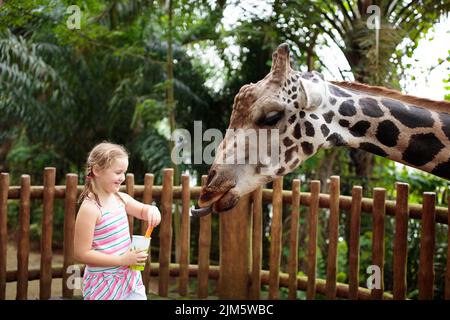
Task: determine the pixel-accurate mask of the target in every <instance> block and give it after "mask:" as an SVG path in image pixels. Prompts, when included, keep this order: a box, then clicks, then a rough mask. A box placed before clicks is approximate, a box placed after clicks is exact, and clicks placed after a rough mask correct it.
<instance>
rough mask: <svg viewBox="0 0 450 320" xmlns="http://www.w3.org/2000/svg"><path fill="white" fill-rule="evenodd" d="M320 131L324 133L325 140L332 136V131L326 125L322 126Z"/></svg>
mask: <svg viewBox="0 0 450 320" xmlns="http://www.w3.org/2000/svg"><path fill="white" fill-rule="evenodd" d="M320 130H321V131H322V134H323V136H324V138H326V137H328V135H329V134H330V129H328V127H327V125H326V124H323V125H321V126H320Z"/></svg>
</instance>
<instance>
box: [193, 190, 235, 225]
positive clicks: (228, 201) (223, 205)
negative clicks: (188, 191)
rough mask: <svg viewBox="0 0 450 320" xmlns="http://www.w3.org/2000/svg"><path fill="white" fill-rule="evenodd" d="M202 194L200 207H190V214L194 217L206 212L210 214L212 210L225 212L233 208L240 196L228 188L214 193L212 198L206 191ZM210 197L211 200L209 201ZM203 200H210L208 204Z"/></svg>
mask: <svg viewBox="0 0 450 320" xmlns="http://www.w3.org/2000/svg"><path fill="white" fill-rule="evenodd" d="M202 195H203V197H202V196H200V200H199V205H200V206H201V207H200V208H195V209H191V216H193V217H195V218H199V217H204V216H206V215H208V214H211V213H212V212H216V213H223V212H227V211H229V210H231V209H233V208H234V207H235V206H236V205H237V203H238V202H239V199H240V196H239V194H238V193H237V192H236V191H235V190H233V189H230V190H228V191H227V192H225V193H222V194H219V195H217V194H216V195H214V196H213V197H212V198H209V196H211V195H209V194H208V192H206V193H203V194H202ZM211 199H213V201H212V202H211ZM202 200H203V201H208V200H209V201H208V202H210V203H209V204H207V205H205V204H204V202H202Z"/></svg>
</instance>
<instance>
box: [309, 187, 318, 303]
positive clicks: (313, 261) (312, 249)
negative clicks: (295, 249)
mask: <svg viewBox="0 0 450 320" xmlns="http://www.w3.org/2000/svg"><path fill="white" fill-rule="evenodd" d="M310 189H311V203H310V207H309V217H308V219H309V224H308V225H309V240H308V254H307V256H308V282H307V289H306V299H308V300H313V299H315V296H316V265H317V218H318V214H319V195H320V181H319V180H313V181H311V182H310Z"/></svg>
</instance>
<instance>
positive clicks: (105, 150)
mask: <svg viewBox="0 0 450 320" xmlns="http://www.w3.org/2000/svg"><path fill="white" fill-rule="evenodd" d="M127 168H128V153H127V151H126V150H125V149H124V148H123V147H122V146H119V145H116V144H112V143H108V142H103V143H100V144H98V145H96V146H95V147H94V148H93V149H92V151H91V152H90V153H89V156H88V159H87V166H86V184H85V187H84V190H83V192H82V193H81V195H80V199H79V202H81V206H80V209H79V211H78V215H77V219H76V223H75V259H77V260H78V261H79V262H81V263H85V264H86V269H85V271H84V276H83V285H82V291H83V297H84V299H85V300H113V299H118V300H146V299H147V295H146V293H145V288H144V286H143V284H142V279H141V272H140V271H134V270H131V269H130V268H129V267H128V266H129V265H136V264H142V263H145V260H146V259H147V254H146V253H145V252H142V251H141V252H138V251H132V250H131V248H130V246H131V239H130V231H129V225H128V219H127V214H129V215H131V216H134V217H136V218H138V219H141V220H147V221H148V224H149V226H152V227H155V226H157V225H158V224H159V223H160V221H161V214H160V212H159V210H158V208H157V207H155V206H150V205H146V204H143V203H141V202H139V201H136V200H134V199H133V198H132V197H130V196H129V195H128V194H126V193H122V192H119V187H120V185H121V184H122V182H123V181H124V180H125V172H126V171H127Z"/></svg>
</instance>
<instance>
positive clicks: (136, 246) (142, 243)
mask: <svg viewBox="0 0 450 320" xmlns="http://www.w3.org/2000/svg"><path fill="white" fill-rule="evenodd" d="M151 239H152V238H146V237H144V236H138V235H133V237H132V240H131V248H132V249H133V250H134V251H142V250H144V251H145V252H146V253H148V248H149V247H150V240H151ZM144 268H145V263H142V264H136V265H131V266H130V269H131V270H139V271H142V270H144Z"/></svg>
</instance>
